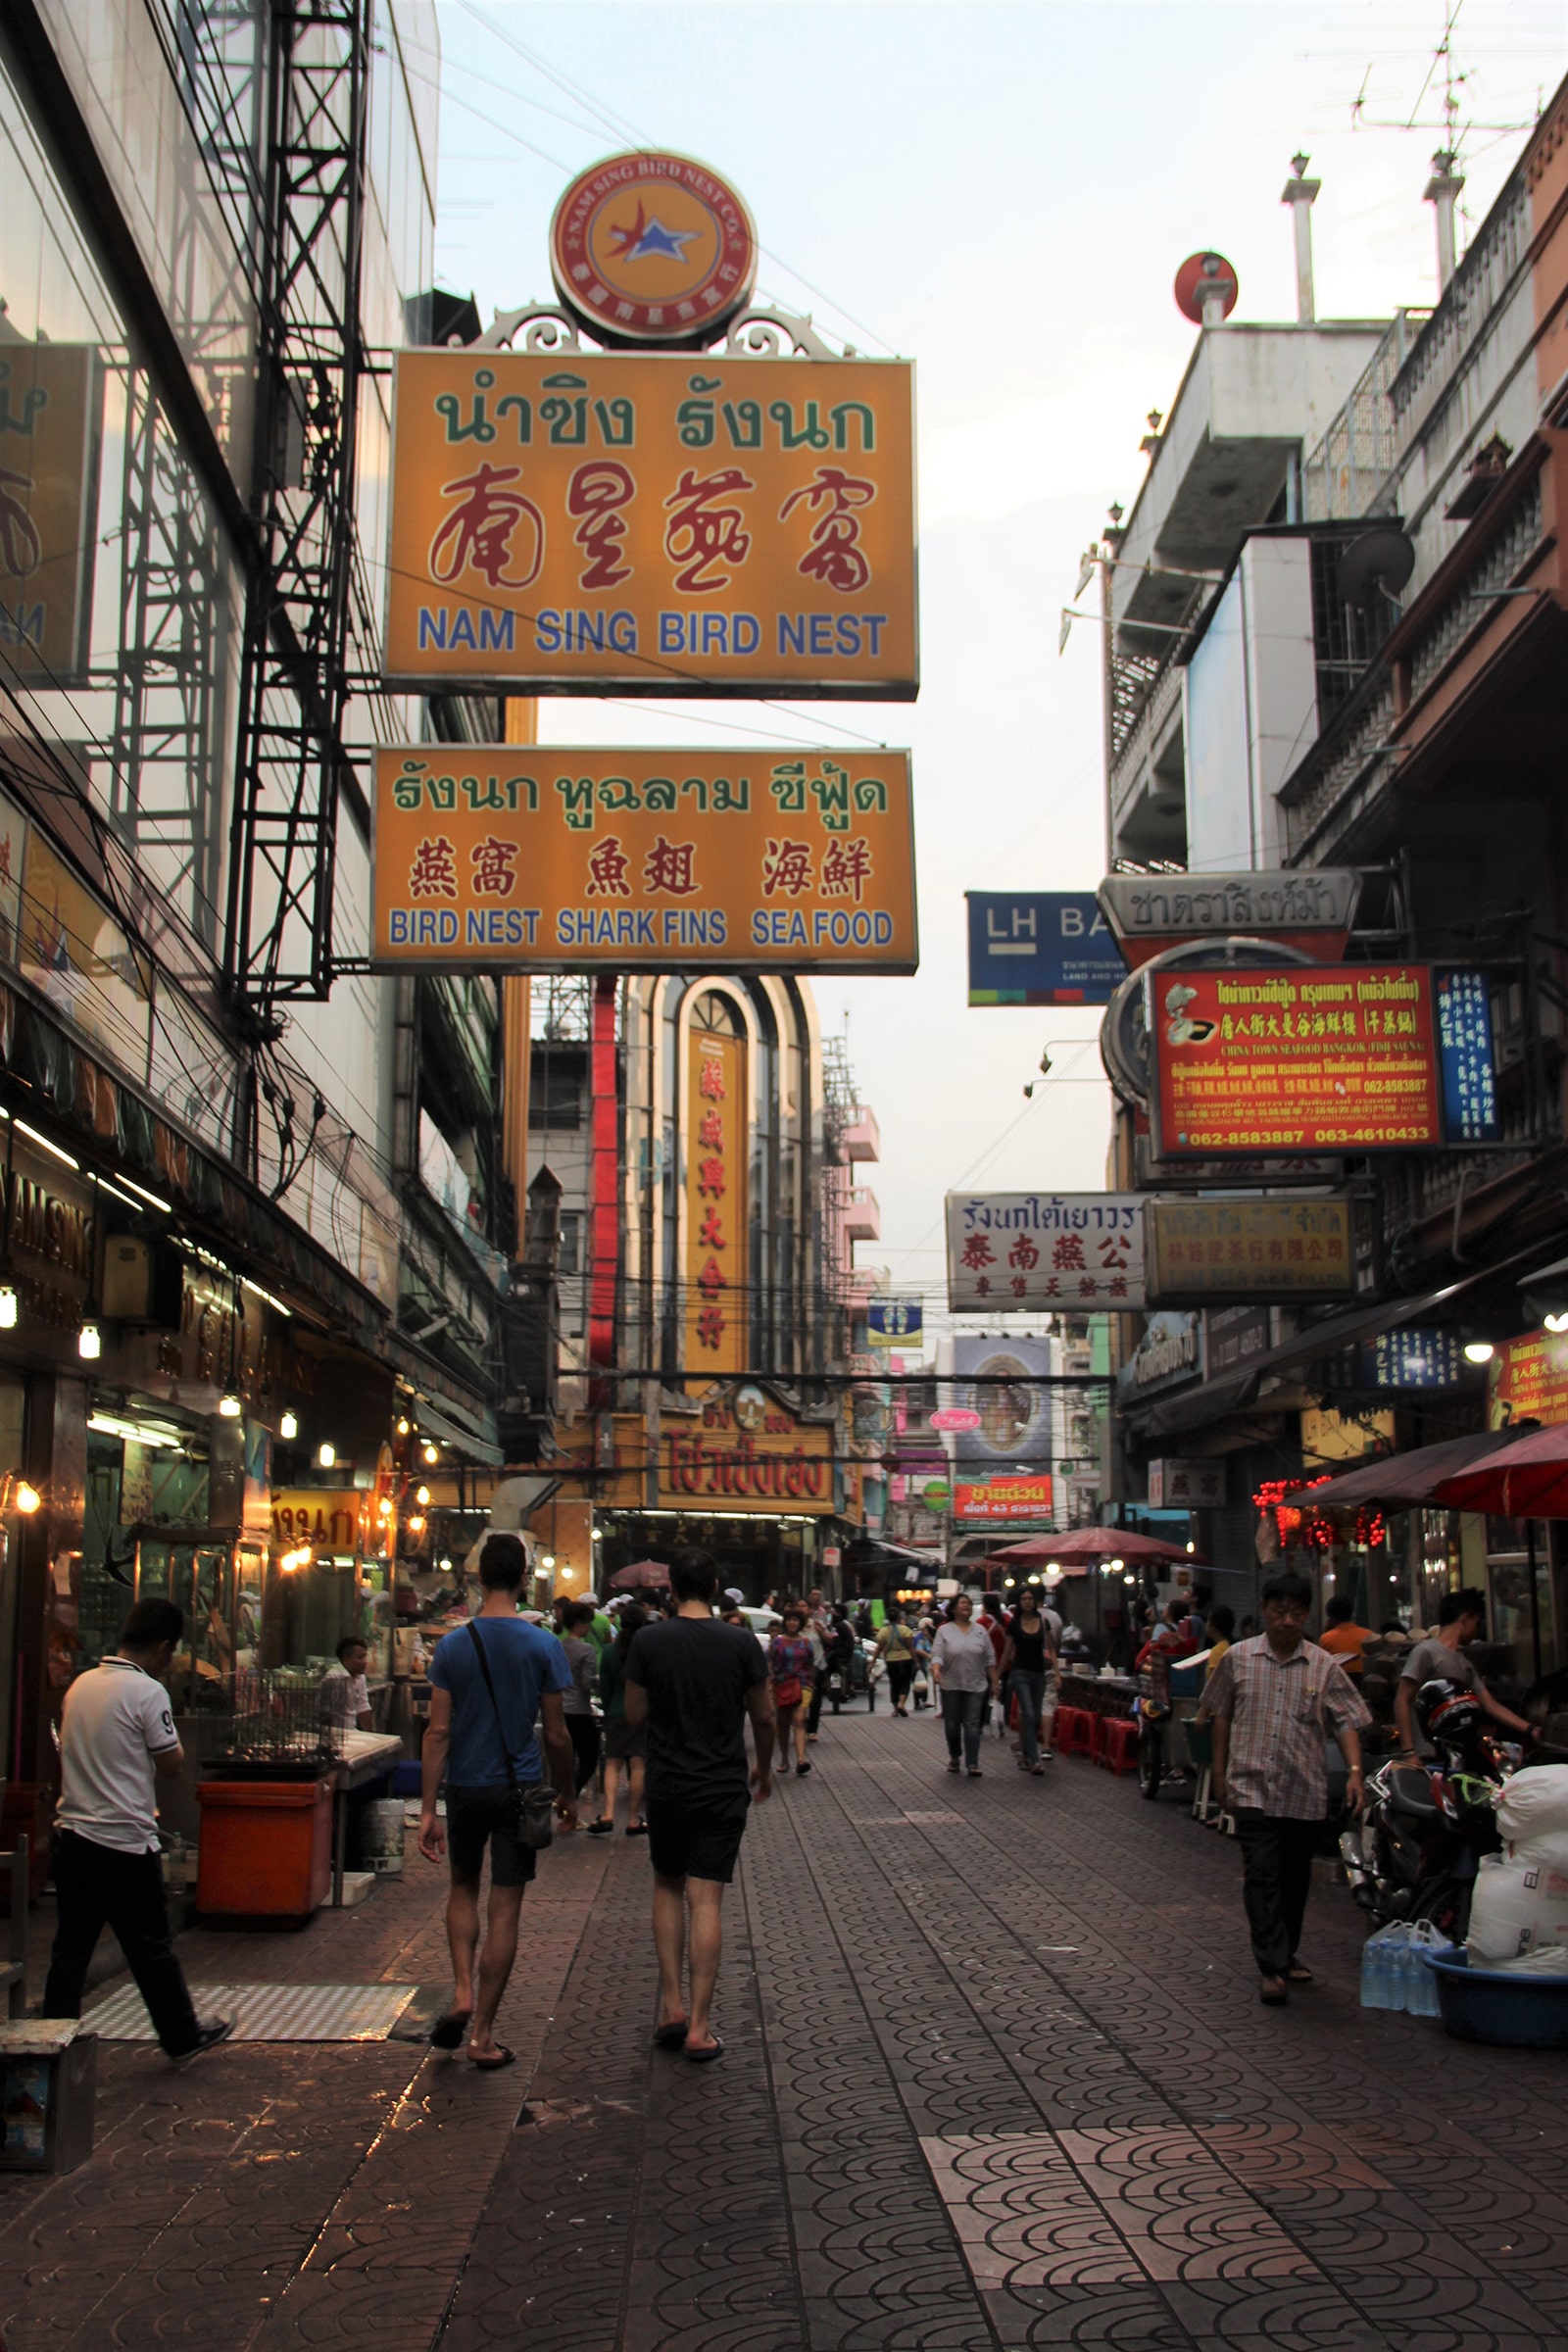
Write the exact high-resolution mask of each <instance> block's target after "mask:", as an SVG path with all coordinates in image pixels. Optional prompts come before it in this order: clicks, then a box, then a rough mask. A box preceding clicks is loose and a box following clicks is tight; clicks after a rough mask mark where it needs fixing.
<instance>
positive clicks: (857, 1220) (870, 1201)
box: [844, 1184, 882, 1242]
mask: <svg viewBox="0 0 1568 2352" xmlns="http://www.w3.org/2000/svg"><path fill="white" fill-rule="evenodd" d="M844 1238H845V1240H846V1241H847V1242H878V1241H880V1240H881V1238H882V1211H881V1209H880V1207H879V1206H878V1205H877V1198H876V1195H875V1193H873V1192H872V1190H871V1188H870V1186H869V1185H866V1184H858V1185H857V1186H856V1188H855V1190H854V1191H853V1192H852V1193H851V1195H850V1197H849V1200H848V1201H846V1202H845V1205H844Z"/></svg>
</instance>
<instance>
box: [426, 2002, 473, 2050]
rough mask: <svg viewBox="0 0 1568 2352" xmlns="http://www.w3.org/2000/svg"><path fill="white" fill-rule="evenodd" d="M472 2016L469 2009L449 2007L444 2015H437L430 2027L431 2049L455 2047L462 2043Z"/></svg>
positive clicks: (450, 2048) (451, 2048)
mask: <svg viewBox="0 0 1568 2352" xmlns="http://www.w3.org/2000/svg"><path fill="white" fill-rule="evenodd" d="M472 2016H473V2011H472V2010H471V2009H449V2010H448V2011H447V2013H446V2015H445V2017H438V2018H437V2019H436V2021H435V2024H434V2025H433V2026H432V2027H431V2028H430V2047H431V2049H432V2050H455V2049H457V2048H458V2047H459V2046H460V2044H461V2043H462V2040H463V2036H464V2035H465V2034H466V2032H467V2031H468V2022H469V2020H470V2019H471V2017H472Z"/></svg>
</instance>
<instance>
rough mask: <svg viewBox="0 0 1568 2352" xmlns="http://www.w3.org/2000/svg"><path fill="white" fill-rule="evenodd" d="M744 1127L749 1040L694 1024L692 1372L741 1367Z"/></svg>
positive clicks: (690, 1083) (689, 1082)
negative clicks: (747, 1042) (747, 1046)
mask: <svg viewBox="0 0 1568 2352" xmlns="http://www.w3.org/2000/svg"><path fill="white" fill-rule="evenodd" d="M738 1017H739V1016H738V1015H737V1018H738ZM747 1127H748V1121H747V1086H746V1040H745V1038H744V1037H738V1036H729V1035H726V1034H725V1033H724V1032H722V1031H720V1030H715V1029H700V1028H699V1027H698V1026H697V1024H696V1022H695V1021H694V1022H693V1023H692V1026H691V1031H690V1034H689V1035H688V1038H687V1042H686V1168H685V1182H686V1201H685V1207H686V1363H687V1367H688V1369H689V1370H691V1371H708V1372H742V1371H744V1370H745V1368H746V1351H747V1320H746V1299H747V1266H748V1262H749V1258H750V1247H749V1232H748V1226H747V1219H746V1138H747Z"/></svg>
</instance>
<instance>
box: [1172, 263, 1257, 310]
mask: <svg viewBox="0 0 1568 2352" xmlns="http://www.w3.org/2000/svg"><path fill="white" fill-rule="evenodd" d="M1173 290H1174V292H1175V296H1176V308H1177V309H1178V310H1179V311H1180V313H1181V315H1182V317H1183V318H1184V319H1191V320H1192V322H1193V324H1194V325H1195V326H1201V325H1202V323H1203V309H1204V302H1205V297H1206V298H1207V299H1208V300H1209V301H1215V300H1217V301H1218V303H1219V306H1220V317H1221V318H1222V319H1228V318H1229V317H1230V315H1231V313H1232V311H1234V310H1235V308H1236V298H1237V296H1238V295H1239V294H1240V293H1241V290H1242V288H1241V280H1240V279H1239V278H1238V277H1237V274H1236V271H1235V270H1233V269H1232V267H1231V265H1230V263H1229V262H1228V261H1227V260H1226V259H1225V256H1224V255H1223V254H1222V253H1190V254H1189V255H1188V256H1187V259H1186V261H1185V262H1183V264H1182V266H1181V268H1180V269H1179V270H1177V272H1176V284H1175V287H1174V289H1173Z"/></svg>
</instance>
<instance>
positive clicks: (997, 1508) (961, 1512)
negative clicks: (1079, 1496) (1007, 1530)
mask: <svg viewBox="0 0 1568 2352" xmlns="http://www.w3.org/2000/svg"><path fill="white" fill-rule="evenodd" d="M953 1515H954V1517H955V1518H956V1519H967V1520H969V1521H971V1522H974V1521H977V1520H990V1521H991V1522H992V1523H993V1524H996V1523H1002V1524H1004V1525H1005V1524H1009V1523H1013V1522H1016V1521H1018V1520H1020V1519H1023V1520H1029V1521H1031V1522H1032V1523H1034V1524H1035V1525H1039V1524H1040V1523H1041V1522H1042V1521H1044V1520H1049V1519H1050V1517H1051V1480H1050V1479H1049V1478H1048V1477H1047V1476H1046V1475H1045V1474H1044V1472H1042V1473H1040V1474H1039V1475H1037V1476H1034V1477H1030V1478H992V1479H987V1481H986V1482H985V1484H984V1485H983V1486H970V1485H968V1484H967V1483H965V1482H964V1481H962V1480H960V1481H959V1483H958V1485H957V1486H956V1487H955V1489H954V1491H953Z"/></svg>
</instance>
